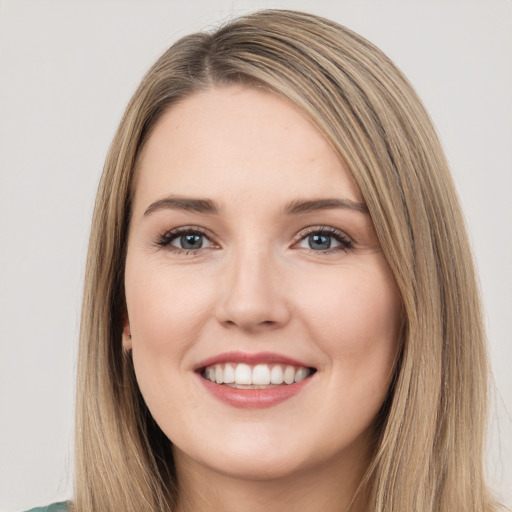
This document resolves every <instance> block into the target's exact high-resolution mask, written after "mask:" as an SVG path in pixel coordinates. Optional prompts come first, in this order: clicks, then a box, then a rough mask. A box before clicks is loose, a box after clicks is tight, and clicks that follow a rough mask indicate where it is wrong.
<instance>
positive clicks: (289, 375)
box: [283, 366, 295, 384]
mask: <svg viewBox="0 0 512 512" xmlns="http://www.w3.org/2000/svg"><path fill="white" fill-rule="evenodd" d="M283 380H284V381H285V383H286V384H293V383H294V382H295V368H294V367H293V366H287V367H286V368H285V369H284V375H283Z"/></svg>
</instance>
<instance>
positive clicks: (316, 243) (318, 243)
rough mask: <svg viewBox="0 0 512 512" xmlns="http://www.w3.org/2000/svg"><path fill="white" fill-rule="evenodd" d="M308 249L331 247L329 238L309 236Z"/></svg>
mask: <svg viewBox="0 0 512 512" xmlns="http://www.w3.org/2000/svg"><path fill="white" fill-rule="evenodd" d="M309 247H310V248H311V249H321V250H325V249H329V248H330V247H331V237H330V236H325V235H311V236H310V237H309Z"/></svg>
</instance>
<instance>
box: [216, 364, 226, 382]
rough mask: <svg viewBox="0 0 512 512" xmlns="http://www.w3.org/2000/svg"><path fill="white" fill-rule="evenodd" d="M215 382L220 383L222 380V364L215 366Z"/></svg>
mask: <svg viewBox="0 0 512 512" xmlns="http://www.w3.org/2000/svg"><path fill="white" fill-rule="evenodd" d="M215 382H216V383H217V384H222V383H223V382H224V372H223V371H222V366H220V365H219V364H218V365H216V366H215Z"/></svg>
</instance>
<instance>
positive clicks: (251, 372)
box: [203, 363, 311, 388]
mask: <svg viewBox="0 0 512 512" xmlns="http://www.w3.org/2000/svg"><path fill="white" fill-rule="evenodd" d="M310 373H311V370H310V369H309V368H304V367H295V366H291V365H286V366H284V367H283V365H280V364H273V365H268V364H257V365H255V366H250V365H248V364H245V363H238V364H236V363H226V364H216V365H213V366H208V367H207V368H205V370H204V372H203V376H204V377H205V378H206V379H207V380H209V381H210V382H215V383H216V384H231V385H232V386H238V385H241V386H256V387H259V388H261V387H263V388H264V387H265V386H272V385H274V386H276V385H280V384H283V383H284V384H293V383H294V382H301V381H303V380H304V379H305V378H306V377H308V376H309V375H310Z"/></svg>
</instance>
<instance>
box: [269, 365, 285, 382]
mask: <svg viewBox="0 0 512 512" xmlns="http://www.w3.org/2000/svg"><path fill="white" fill-rule="evenodd" d="M270 382H271V383H272V384H282V383H283V382H284V377H283V368H282V367H281V365H279V364H276V365H275V366H273V367H272V370H271V371H270Z"/></svg>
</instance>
